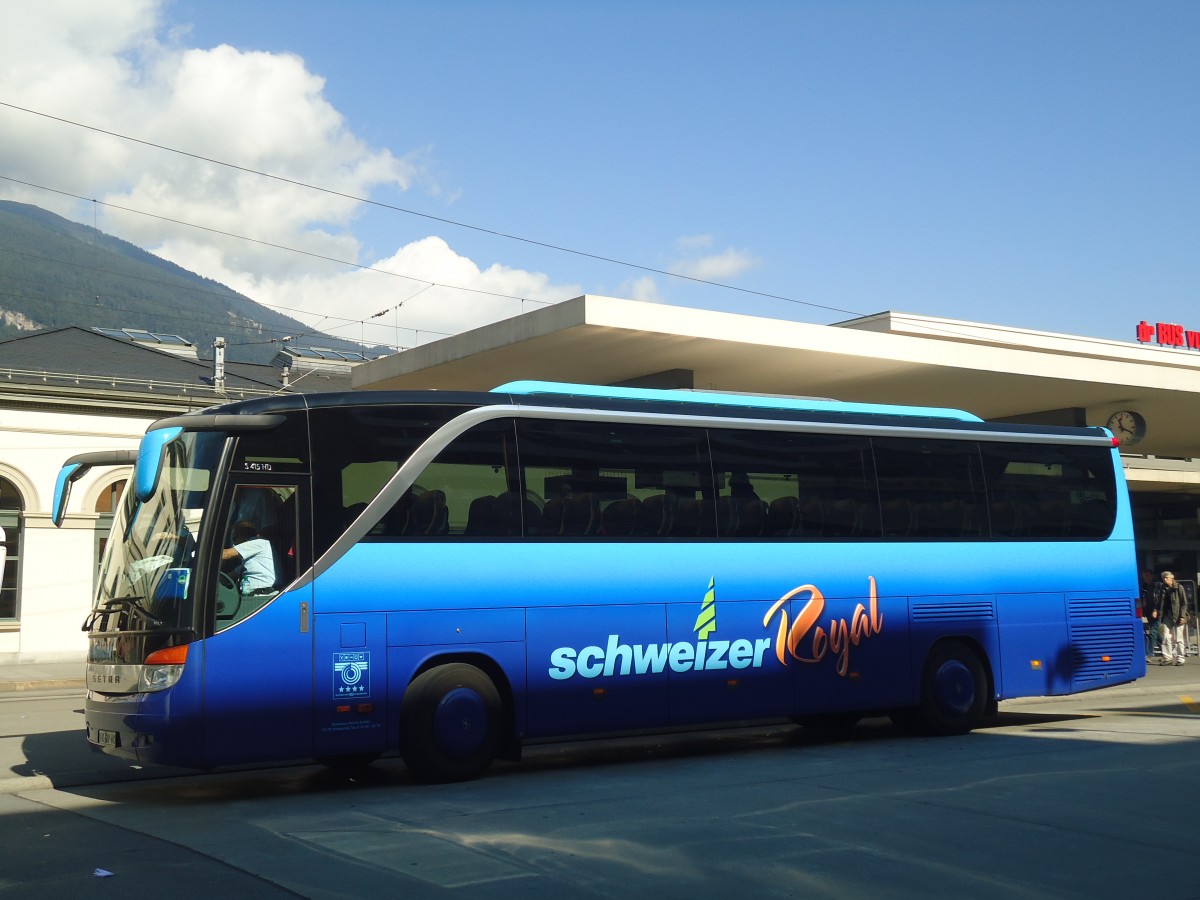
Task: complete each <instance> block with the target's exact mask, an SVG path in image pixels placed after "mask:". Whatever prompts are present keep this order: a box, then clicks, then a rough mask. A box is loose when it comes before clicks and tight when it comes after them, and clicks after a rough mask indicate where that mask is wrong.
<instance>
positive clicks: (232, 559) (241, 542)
mask: <svg viewBox="0 0 1200 900" xmlns="http://www.w3.org/2000/svg"><path fill="white" fill-rule="evenodd" d="M221 560H222V562H228V563H230V564H231V565H237V564H238V563H240V565H241V569H242V576H241V581H240V582H239V584H238V590H239V591H240V592H241V594H242V596H243V597H245V596H249V595H252V594H269V593H271V592H272V591H273V590H274V587H275V552H274V550H272V548H271V542H270V541H268V540H267V539H266V538H264V537H262V536H261V535H260V534H259V533H258V529H257V528H255V527H254V525H253V524H252V523H251V522H249V521H247V520H245V519H243V520H241V521H240V522H238V523H237V524H236V525H234V526H233V546H232V547H226V548H225V549H224V550H222V551H221Z"/></svg>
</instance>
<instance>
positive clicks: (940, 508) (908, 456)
mask: <svg viewBox="0 0 1200 900" xmlns="http://www.w3.org/2000/svg"><path fill="white" fill-rule="evenodd" d="M873 443H874V446H875V470H876V473H877V475H878V478H879V500H880V511H881V512H882V514H883V534H884V536H885V537H889V538H892V537H895V538H979V537H984V536H986V535H987V534H988V516H987V494H986V491H985V489H984V484H983V469H982V466H981V464H980V460H979V449H978V446H977V445H976V444H975V443H974V442H973V441H933V440H928V441H927V440H919V439H913V438H907V439H905V438H895V439H882V440H880V439H876V440H874V441H873Z"/></svg>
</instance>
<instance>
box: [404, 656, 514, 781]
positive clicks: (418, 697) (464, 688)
mask: <svg viewBox="0 0 1200 900" xmlns="http://www.w3.org/2000/svg"><path fill="white" fill-rule="evenodd" d="M502 717H503V705H502V704H501V702H500V693H499V692H498V691H497V690H496V685H495V684H494V683H493V682H492V679H491V678H489V677H488V676H487V675H486V674H484V673H483V672H482V671H480V670H479V669H477V668H475V666H471V665H467V664H466V663H447V664H445V665H441V666H437V667H435V668H432V669H428V670H426V671H424V672H422V673H421V674H420V675H418V676H417V677H416V678H414V679H413V682H412V684H410V685H409V687H408V691H407V692H405V694H404V702H403V704H402V705H401V708H400V755H401V756H402V757H403V759H404V764H405V765H406V766H408V769H409V771H411V772H412V773H413V774H414V775H415V776H416V777H417V778H420V779H421V780H422V781H433V782H447V781H466V780H467V779H470V778H475V777H477V776H479V775H481V774H483V771H484V770H485V769H486V768H487V767H488V766H489V765H490V764H491V762H492V760H493V759H494V758H495V756H496V751H497V750H498V749H499V746H500V733H501V720H502Z"/></svg>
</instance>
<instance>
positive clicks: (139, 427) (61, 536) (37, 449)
mask: <svg viewBox="0 0 1200 900" xmlns="http://www.w3.org/2000/svg"><path fill="white" fill-rule="evenodd" d="M154 418H157V416H153V415H151V416H147V417H145V418H135V417H129V416H111V415H103V416H102V415H96V414H95V413H94V412H93V411H90V410H82V409H81V410H79V411H78V412H47V411H41V410H28V409H5V410H3V412H2V414H0V448H2V453H0V478H3V479H5V480H6V481H8V482H9V483H10V485H11V486H12V487H13V488H14V489H15V490H16V492H17V494H18V495H19V497H20V506H21V513H20V515H19V516H12V518H15V519H16V523H15V525H14V524H13V523H12V522H11V519H10V523H9V524H7V525H6V530H7V531H8V532H9V534H8V540H9V543H10V544H15V545H16V546H17V548H18V552H17V553H16V554H15V557H16V558H14V559H10V560H9V561H8V562H7V565H8V566H13V567H15V568H16V579H17V580H16V605H17V609H16V613H17V618H16V620H15V621H14V620H0V662H5V661H14V660H15V659H17V658H19V659H20V660H21V661H24V662H39V661H54V660H59V659H79V658H80V657H81V655H82V653H83V652H84V649H85V647H86V641H85V640H84V635H83V632H82V631H81V630H80V626H81V625H82V623H83V620H84V617H85V616H86V615H87V611H88V609H89V607H90V605H91V598H92V587H93V584H94V580H95V574H96V563H97V561H98V560H97V552H98V547H99V538H100V537H102V536H106V535H107V528H108V522H109V519H110V517H109V516H108V515H106V514H104V513H102V512H98V511H97V507H98V506H99V507H101V508H104V507H106V506H109V505H110V504H109V502H108V501H110V500H111V489H112V487H113V486H114V485H116V484H118V483H119V482H121V481H123V480H124V479H126V478H127V477H128V475H129V470H128V468H124V469H103V468H100V469H93V470H92V471H91V472H89V473H88V474H87V475H85V476H84V477H83V478H82V479H80V481H79V482H78V483H76V484H75V485H74V488H73V490H72V494H71V502H70V504H69V505H68V509H67V517H66V519H65V521H64V522H63V526H62V528H55V527H54V525H53V524H52V523H51V521H50V505H51V503H52V501H53V496H54V484H55V480H56V479H57V477H58V472H59V469H60V468H61V467H62V464H63V463H64V462H65V461H66V460H67V459H68V458H70V457H71V456H74V455H75V454H77V453H84V452H88V451H92V450H108V449H125V448H130V449H132V448H135V447H136V446H137V442H138V440H139V439H140V437H141V436H142V434H144V433H145V431H146V426H147V425H148V424H149V423H150V422H151V421H152V420H153V419H154ZM9 512H10V513H11V511H9ZM14 527H15V528H16V529H17V533H15V534H14V533H13V532H14ZM98 529H100V534H98ZM11 577H12V576H11V575H10V579H11Z"/></svg>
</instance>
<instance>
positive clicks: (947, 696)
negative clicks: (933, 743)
mask: <svg viewBox="0 0 1200 900" xmlns="http://www.w3.org/2000/svg"><path fill="white" fill-rule="evenodd" d="M987 708H988V678H987V671H986V670H985V669H984V665H983V662H982V660H980V658H979V654H978V653H976V652H975V651H974V650H972V649H971V648H970V647H969V646H967V645H966V644H964V643H963V642H961V641H942V642H941V643H939V644H937V645H935V646H934V648H933V649H932V650H930V651H929V656H928V657H927V658H926V660H925V668H924V670H923V672H922V676H921V702H920V705H919V706H918V707H917V709H916V710H915V713H916V715H915V717H914V718H915V720H916V724H917V725H918V726H919V728H920V730H922V731H924V732H925V733H926V734H935V735H951V734H966V733H967V732H968V731H971V730H972V729H973V728H976V727H977V726H978V725H979V724H980V723H981V722H982V721H983V719H984V716H985V715H986V713H987Z"/></svg>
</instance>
